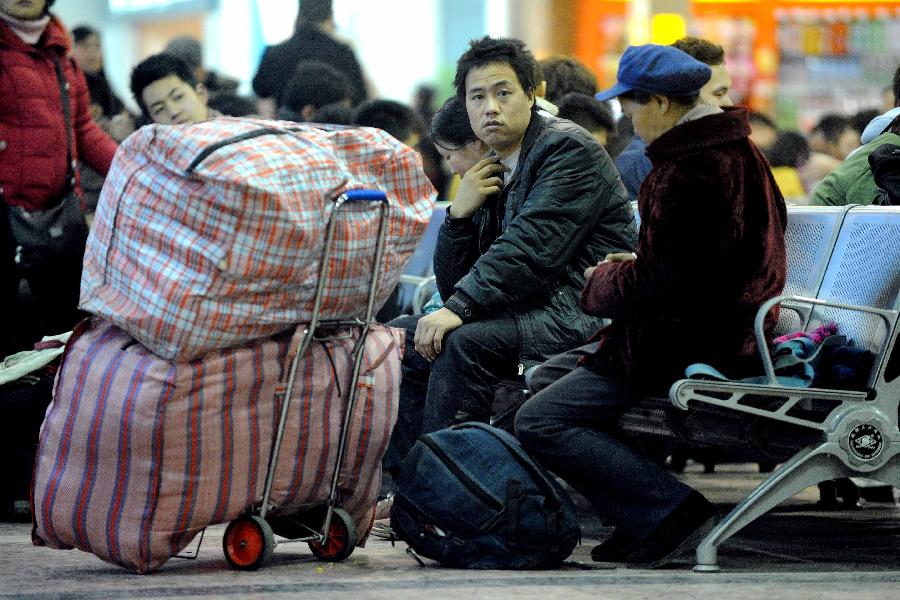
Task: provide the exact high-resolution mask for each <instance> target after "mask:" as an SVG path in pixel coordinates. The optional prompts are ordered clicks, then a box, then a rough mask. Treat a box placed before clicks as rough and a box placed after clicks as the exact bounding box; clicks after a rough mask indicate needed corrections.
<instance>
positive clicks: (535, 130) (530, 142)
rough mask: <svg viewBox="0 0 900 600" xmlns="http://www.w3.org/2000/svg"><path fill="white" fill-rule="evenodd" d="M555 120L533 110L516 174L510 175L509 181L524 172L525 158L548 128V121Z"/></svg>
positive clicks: (520, 149)
mask: <svg viewBox="0 0 900 600" xmlns="http://www.w3.org/2000/svg"><path fill="white" fill-rule="evenodd" d="M555 118H556V117H552V116H543V115H541V114H540V112H538V111H537V110H536V109H534V108H532V109H531V120H530V121H529V122H528V127H527V128H526V129H525V136H524V137H523V138H522V145H521V146H519V160H518V162H517V163H516V172H515V173H510V177H509V180H507V181H511V180H512V179H514V178H515V177H517V176H518V174H519V171H521V170H522V163H524V162H525V158H526V157H527V156H528V152H529V151H530V150H531V148H532V147H533V146H534V143H535V141H536V140H537V138H538V136H539V135H540V134H541V132H542V131H544V129H546V128H547V123H548V121H549V120H550V119H555Z"/></svg>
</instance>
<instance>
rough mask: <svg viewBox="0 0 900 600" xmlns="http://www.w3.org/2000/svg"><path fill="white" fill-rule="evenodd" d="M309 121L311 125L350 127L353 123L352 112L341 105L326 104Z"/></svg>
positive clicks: (347, 107)
mask: <svg viewBox="0 0 900 600" xmlns="http://www.w3.org/2000/svg"><path fill="white" fill-rule="evenodd" d="M310 120H311V121H312V122H313V123H329V124H331V125H350V124H352V123H353V111H352V110H351V109H350V107H349V106H344V105H343V104H326V105H325V106H323V107H321V108H320V109H319V110H317V111H316V113H315V114H314V115H313V116H312V119H310Z"/></svg>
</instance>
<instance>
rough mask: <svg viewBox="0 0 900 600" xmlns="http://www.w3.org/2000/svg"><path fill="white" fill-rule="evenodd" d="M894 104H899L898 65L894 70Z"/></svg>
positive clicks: (899, 80) (899, 72)
mask: <svg viewBox="0 0 900 600" xmlns="http://www.w3.org/2000/svg"><path fill="white" fill-rule="evenodd" d="M894 106H900V65H897V70H896V71H894Z"/></svg>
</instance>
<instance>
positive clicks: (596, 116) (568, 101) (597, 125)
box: [556, 93, 616, 133]
mask: <svg viewBox="0 0 900 600" xmlns="http://www.w3.org/2000/svg"><path fill="white" fill-rule="evenodd" d="M557 106H558V107H559V114H557V115H556V116H558V117H559V118H561V119H568V120H570V121H572V122H574V123H577V124H579V125H581V126H582V127H584V128H585V129H587V130H588V131H596V130H597V129H605V130H606V131H608V132H610V133H611V132H613V131H615V129H616V126H615V120H614V119H613V114H612V111H611V110H609V108H607V106H606V105H605V104H603V103H602V102H600V101H599V100H597V99H596V98H594V96H588V95H586V94H578V93H571V94H566V95H565V96H563V98H562V100H561V101H560V102H559V104H558V105H557Z"/></svg>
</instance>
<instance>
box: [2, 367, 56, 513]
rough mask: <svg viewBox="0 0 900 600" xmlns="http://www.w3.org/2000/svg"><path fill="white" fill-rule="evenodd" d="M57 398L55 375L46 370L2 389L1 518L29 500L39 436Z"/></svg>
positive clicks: (8, 384) (4, 385)
mask: <svg viewBox="0 0 900 600" xmlns="http://www.w3.org/2000/svg"><path fill="white" fill-rule="evenodd" d="M52 396H53V375H51V374H50V373H49V372H48V371H47V370H45V369H42V370H41V371H38V372H36V373H34V374H32V375H27V376H25V377H22V378H21V379H17V380H16V381H11V382H9V383H6V384H3V385H0V515H2V516H3V517H4V518H10V517H21V518H27V516H28V515H27V514H20V515H16V514H14V510H13V509H14V503H17V502H21V501H25V500H28V497H29V490H30V488H31V473H32V469H33V466H34V453H35V451H36V449H37V443H38V434H39V432H40V429H41V423H43V422H44V414H45V413H46V412H47V406H48V405H49V404H50V400H51V398H52Z"/></svg>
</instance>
